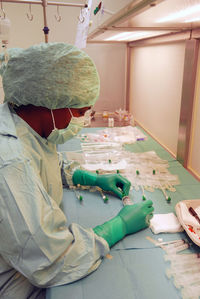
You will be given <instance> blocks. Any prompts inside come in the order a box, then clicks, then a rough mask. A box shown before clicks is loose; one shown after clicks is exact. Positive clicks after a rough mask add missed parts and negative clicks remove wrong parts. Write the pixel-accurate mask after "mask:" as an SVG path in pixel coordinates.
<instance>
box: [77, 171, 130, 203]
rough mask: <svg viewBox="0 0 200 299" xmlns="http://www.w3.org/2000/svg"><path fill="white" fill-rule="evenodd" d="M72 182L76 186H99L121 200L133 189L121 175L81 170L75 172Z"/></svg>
mask: <svg viewBox="0 0 200 299" xmlns="http://www.w3.org/2000/svg"><path fill="white" fill-rule="evenodd" d="M72 180H73V183H74V185H78V184H80V185H86V186H98V187H100V188H101V189H103V190H105V191H111V192H114V193H115V194H116V195H117V196H118V197H119V198H122V197H124V196H127V195H128V194H129V190H130V187H131V183H130V182H129V181H128V180H127V179H126V178H124V177H123V176H121V175H120V174H106V175H99V174H96V173H93V172H89V171H86V170H81V169H77V170H75V172H74V174H73V177H72Z"/></svg>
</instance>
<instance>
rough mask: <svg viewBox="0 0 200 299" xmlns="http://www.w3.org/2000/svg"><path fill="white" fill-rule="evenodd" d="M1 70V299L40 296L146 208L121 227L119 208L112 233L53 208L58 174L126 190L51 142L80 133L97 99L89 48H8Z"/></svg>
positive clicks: (101, 251)
mask: <svg viewBox="0 0 200 299" xmlns="http://www.w3.org/2000/svg"><path fill="white" fill-rule="evenodd" d="M1 59H2V60H3V56H2V57H1ZM1 75H2V79H3V88H4V94H5V98H4V103H3V104H2V105H0V240H1V241H0V298H6V299H7V298H9V299H12V298H16V299H23V298H44V297H45V288H47V287H50V286H56V285H62V284H67V283H70V282H73V281H76V280H78V279H80V278H82V277H84V276H86V275H88V274H89V273H91V272H92V271H94V270H95V269H96V268H97V267H98V266H99V264H100V263H101V260H102V258H103V257H104V256H105V255H106V254H107V253H108V252H109V249H110V247H111V246H112V245H114V244H115V243H116V242H117V241H119V240H120V239H122V238H123V237H124V236H125V235H126V234H129V233H133V232H135V231H138V230H140V229H143V228H145V227H147V225H148V224H147V222H146V216H149V215H150V216H149V218H150V217H152V211H153V207H152V203H151V202H148V207H147V206H145V209H146V210H145V212H144V213H140V215H141V214H142V216H140V218H141V219H140V220H141V223H142V224H141V225H140V226H138V223H139V221H138V219H137V224H135V228H134V229H132V227H133V226H134V224H131V225H129V227H128V226H126V227H125V226H124V224H123V223H128V222H130V219H128V220H126V219H125V218H126V216H127V214H130V211H128V210H127V211H126V210H123V211H122V212H123V213H125V214H126V215H125V216H124V215H122V214H123V213H122V214H120V216H119V215H118V216H117V217H116V219H117V221H118V223H119V227H122V226H123V231H122V230H120V229H119V230H118V229H116V232H115V237H114V238H111V237H110V236H111V235H110V234H111V233H110V232H109V233H108V231H109V230H108V229H106V230H105V229H104V226H101V225H100V226H98V227H96V229H95V228H94V229H92V228H89V229H88V228H87V229H86V228H83V227H82V226H80V225H78V224H74V223H72V224H70V225H69V224H67V219H66V216H65V215H64V213H63V212H62V210H61V208H60V207H59V206H60V203H61V201H62V190H63V183H62V180H63V182H64V183H65V185H66V186H71V185H76V184H81V185H91V186H99V187H101V188H102V189H104V190H107V191H112V192H114V193H115V194H116V195H117V196H118V197H120V198H122V196H124V195H128V193H129V189H130V183H129V181H127V180H126V179H125V178H123V177H122V176H120V175H117V174H115V175H110V176H109V175H108V176H99V175H97V174H93V173H89V172H86V171H84V170H82V169H81V166H80V165H78V163H75V162H74V163H69V162H67V161H66V160H62V159H61V157H60V156H59V155H58V154H57V151H56V144H59V143H64V142H65V141H67V140H69V139H70V138H72V137H73V136H74V135H76V134H77V133H78V132H79V130H80V129H81V128H82V126H83V122H84V118H83V117H84V113H85V112H86V111H87V110H88V109H89V108H90V107H92V106H93V105H94V103H95V101H96V100H97V98H98V95H99V77H98V74H97V70H96V68H95V65H94V63H93V62H92V60H91V59H90V58H89V57H88V55H86V54H85V53H84V52H83V51H80V50H79V49H77V48H76V47H74V46H72V45H68V44H65V43H49V44H40V45H36V46H32V47H30V48H28V49H26V50H24V49H10V50H9V61H8V62H7V63H4V62H3V63H2V65H1ZM61 174H62V175H61ZM118 187H120V189H119V188H118ZM138 209H139V210H138V211H139V212H140V211H141V210H142V209H144V205H143V206H141V207H139V208H138ZM139 212H138V214H139ZM69 213H70V211H69ZM129 216H130V215H129ZM129 218H132V219H133V218H134V217H133V216H131V217H129ZM136 218H137V217H136ZM122 219H125V220H123V221H122ZM117 221H115V222H117ZM104 225H110V223H108V224H104ZM111 225H115V224H111ZM105 232H106V233H105ZM119 234H120V235H119ZM111 239H112V241H110V240H111Z"/></svg>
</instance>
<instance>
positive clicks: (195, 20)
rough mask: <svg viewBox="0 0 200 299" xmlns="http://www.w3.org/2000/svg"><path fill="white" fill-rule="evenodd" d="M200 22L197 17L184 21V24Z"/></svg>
mask: <svg viewBox="0 0 200 299" xmlns="http://www.w3.org/2000/svg"><path fill="white" fill-rule="evenodd" d="M199 21H200V17H197V18H192V19H188V20H186V21H184V23H192V22H199Z"/></svg>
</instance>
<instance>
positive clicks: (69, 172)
mask: <svg viewBox="0 0 200 299" xmlns="http://www.w3.org/2000/svg"><path fill="white" fill-rule="evenodd" d="M58 156H59V164H60V168H61V176H62V183H63V186H64V187H71V186H73V185H74V184H73V181H72V177H73V173H74V171H75V170H76V169H80V168H81V161H80V160H81V158H80V157H81V154H80V155H79V159H77V160H76V161H75V160H71V161H69V160H68V157H67V152H58ZM82 162H83V161H82Z"/></svg>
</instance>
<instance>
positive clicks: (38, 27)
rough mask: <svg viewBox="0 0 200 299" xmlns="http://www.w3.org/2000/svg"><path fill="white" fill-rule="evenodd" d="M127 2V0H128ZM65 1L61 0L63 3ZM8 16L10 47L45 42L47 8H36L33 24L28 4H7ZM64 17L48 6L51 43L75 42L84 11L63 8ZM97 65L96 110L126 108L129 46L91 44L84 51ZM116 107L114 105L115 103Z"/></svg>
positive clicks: (4, 4) (72, 1) (73, 1)
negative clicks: (127, 50) (81, 14)
mask: <svg viewBox="0 0 200 299" xmlns="http://www.w3.org/2000/svg"><path fill="white" fill-rule="evenodd" d="M126 1H127V0H126ZM59 2H61V1H59ZM62 2H68V3H82V4H84V3H85V1H83V0H80V1H77V0H70V1H66V0H62ZM3 8H4V10H5V13H6V16H7V17H8V18H9V19H10V20H11V23H12V26H11V34H10V42H9V47H10V48H11V47H20V48H27V47H29V46H31V45H33V44H37V43H41V42H44V33H43V30H42V29H43V27H44V24H43V9H42V6H41V5H32V6H31V11H32V14H33V16H34V18H33V21H29V20H28V19H27V16H26V14H27V12H29V5H28V4H26V5H25V4H11V3H3ZM59 12H60V15H61V17H62V20H61V22H57V21H56V19H55V15H56V14H57V6H50V5H49V6H48V7H47V20H48V27H49V29H50V32H49V42H66V43H70V44H74V43H75V37H76V28H77V23H78V16H79V14H80V8H76V7H59ZM84 50H85V51H86V52H87V53H88V54H89V55H90V56H91V57H92V59H93V60H94V62H95V64H96V65H97V69H98V72H99V74H100V79H101V94H100V97H99V100H98V103H97V105H96V106H95V109H96V110H97V111H103V110H109V111H113V109H114V110H116V109H117V108H119V107H123V105H124V102H125V60H126V46H125V45H117V46H114V45H98V44H95V45H94V44H90V45H88V47H87V49H84ZM3 97H4V95H3V89H2V84H1V82H0V102H3ZM111 102H112V103H113V104H112V103H111Z"/></svg>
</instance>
